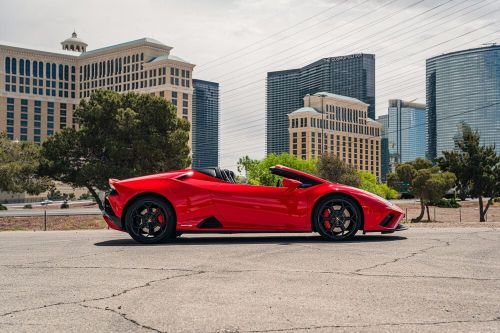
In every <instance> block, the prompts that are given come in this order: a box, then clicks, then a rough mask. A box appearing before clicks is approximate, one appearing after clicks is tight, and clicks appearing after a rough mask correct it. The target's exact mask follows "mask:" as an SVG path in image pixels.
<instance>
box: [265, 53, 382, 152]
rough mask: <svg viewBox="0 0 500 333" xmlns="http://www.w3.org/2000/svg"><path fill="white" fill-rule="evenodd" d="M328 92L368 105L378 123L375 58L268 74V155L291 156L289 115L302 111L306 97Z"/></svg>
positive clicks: (338, 59)
mask: <svg viewBox="0 0 500 333" xmlns="http://www.w3.org/2000/svg"><path fill="white" fill-rule="evenodd" d="M320 91H325V92H330V93H334V94H338V95H343V96H348V97H353V98H356V99H359V100H361V101H363V102H365V103H367V104H369V107H368V117H369V118H372V119H375V55H373V54H352V55H348V56H340V57H332V58H324V59H320V60H318V61H316V62H314V63H312V64H309V65H307V66H304V67H302V68H298V69H291V70H285V71H278V72H269V73H267V110H266V111H267V115H266V117H267V118H266V126H267V132H266V134H267V138H266V150H267V153H268V154H270V153H283V152H289V147H288V118H287V114H289V113H290V112H293V111H294V110H297V109H299V108H300V107H302V106H303V105H302V103H303V102H302V99H303V98H304V96H305V95H307V94H310V95H313V94H315V93H317V92H320Z"/></svg>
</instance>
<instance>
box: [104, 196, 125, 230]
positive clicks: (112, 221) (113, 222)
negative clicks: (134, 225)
mask: <svg viewBox="0 0 500 333" xmlns="http://www.w3.org/2000/svg"><path fill="white" fill-rule="evenodd" d="M102 217H103V219H104V221H105V222H106V223H107V225H108V227H110V228H111V229H115V230H119V231H125V228H124V227H123V225H122V221H121V219H120V218H119V217H118V216H116V214H115V212H113V209H112V208H111V205H110V204H109V201H108V198H107V196H106V198H105V199H104V209H103V210H102Z"/></svg>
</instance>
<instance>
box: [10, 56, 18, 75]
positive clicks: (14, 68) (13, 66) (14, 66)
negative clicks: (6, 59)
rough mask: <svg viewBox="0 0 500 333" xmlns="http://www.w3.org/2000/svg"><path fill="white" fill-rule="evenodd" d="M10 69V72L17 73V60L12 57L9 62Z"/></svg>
mask: <svg viewBox="0 0 500 333" xmlns="http://www.w3.org/2000/svg"><path fill="white" fill-rule="evenodd" d="M11 67H12V68H11V69H12V74H17V60H16V58H12V62H11Z"/></svg>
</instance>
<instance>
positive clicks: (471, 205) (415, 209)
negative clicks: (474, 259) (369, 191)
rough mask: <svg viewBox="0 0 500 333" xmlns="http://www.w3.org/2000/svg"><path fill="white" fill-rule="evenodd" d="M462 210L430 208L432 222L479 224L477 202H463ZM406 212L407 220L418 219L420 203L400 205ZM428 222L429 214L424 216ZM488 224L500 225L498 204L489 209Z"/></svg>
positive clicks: (499, 207) (499, 206)
mask: <svg viewBox="0 0 500 333" xmlns="http://www.w3.org/2000/svg"><path fill="white" fill-rule="evenodd" d="M460 205H461V206H462V207H460V208H439V207H432V206H431V207H429V213H430V215H431V220H432V222H445V223H475V222H478V223H479V205H478V203H477V202H462V203H460ZM398 206H399V207H401V208H402V209H403V210H404V211H405V212H406V216H407V220H408V221H410V220H411V219H412V218H415V217H417V216H418V215H419V214H420V205H419V203H403V204H398ZM424 220H427V213H426V215H424ZM487 222H491V223H500V205H499V204H498V203H497V204H496V205H494V206H491V207H490V208H489V209H488V214H487Z"/></svg>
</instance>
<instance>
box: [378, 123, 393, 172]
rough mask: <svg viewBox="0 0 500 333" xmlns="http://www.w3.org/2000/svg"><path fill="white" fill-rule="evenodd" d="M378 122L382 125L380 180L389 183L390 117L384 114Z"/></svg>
mask: <svg viewBox="0 0 500 333" xmlns="http://www.w3.org/2000/svg"><path fill="white" fill-rule="evenodd" d="M377 121H378V122H379V123H380V124H381V125H382V127H381V128H380V136H381V137H380V173H381V177H380V179H381V180H382V181H383V182H385V181H387V174H388V173H389V172H390V166H389V164H390V159H389V138H388V134H387V132H388V128H389V115H388V114H384V115H382V116H379V117H378V118H377Z"/></svg>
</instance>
